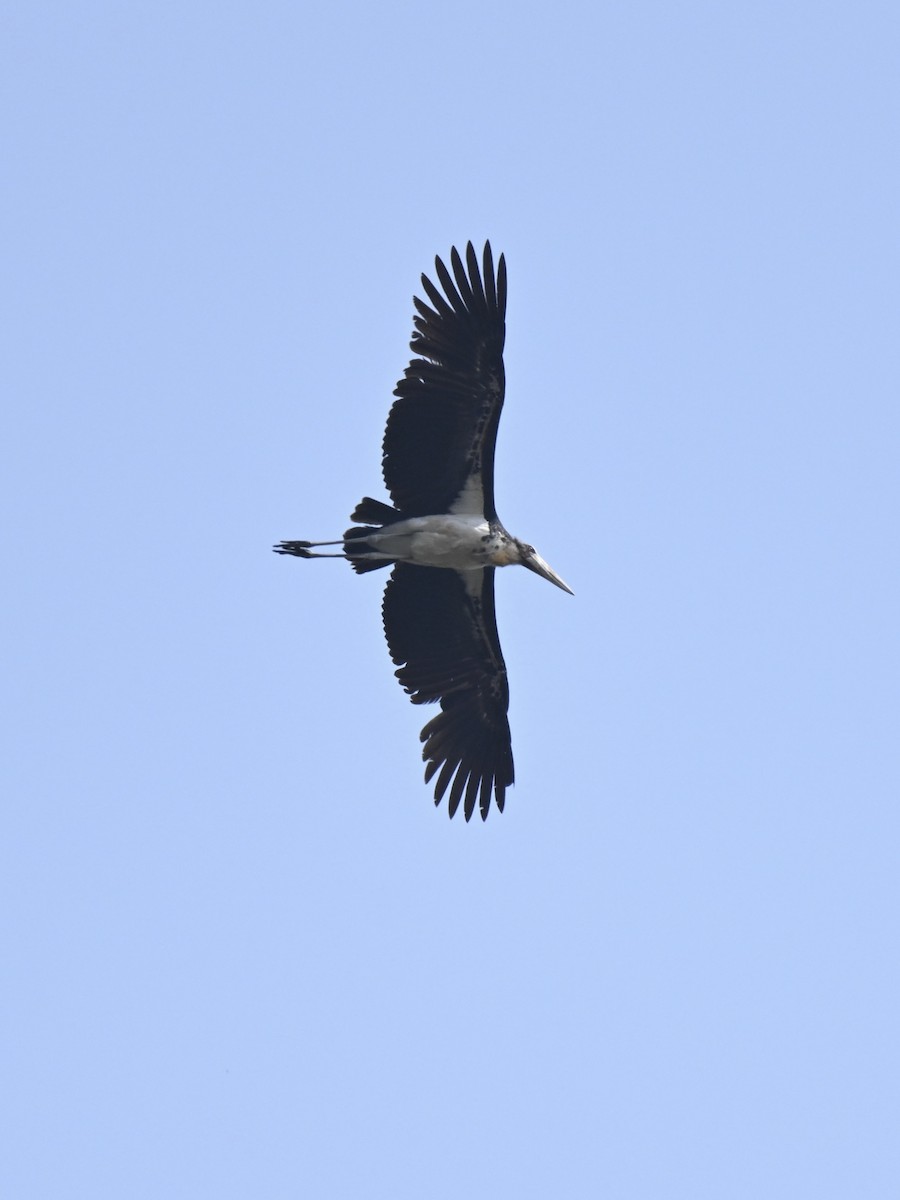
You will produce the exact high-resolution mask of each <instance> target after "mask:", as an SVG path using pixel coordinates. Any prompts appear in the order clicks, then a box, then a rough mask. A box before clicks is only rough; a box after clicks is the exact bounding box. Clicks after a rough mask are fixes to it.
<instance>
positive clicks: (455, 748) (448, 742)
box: [382, 563, 513, 821]
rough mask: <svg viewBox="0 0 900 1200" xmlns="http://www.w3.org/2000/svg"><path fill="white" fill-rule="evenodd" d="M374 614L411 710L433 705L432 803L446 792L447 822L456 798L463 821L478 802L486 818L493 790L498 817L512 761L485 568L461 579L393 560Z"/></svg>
mask: <svg viewBox="0 0 900 1200" xmlns="http://www.w3.org/2000/svg"><path fill="white" fill-rule="evenodd" d="M382 611H383V616H384V632H385V636H386V637H387V643H388V648H389V649H390V652H391V658H392V659H393V660H394V662H395V663H396V664H397V666H398V667H399V670H398V671H397V672H396V675H397V678H398V679H399V680H400V682H401V683H402V685H403V687H404V688H405V690H406V691H407V692H408V693H409V695H410V698H411V699H412V702H413V704H428V703H430V702H433V701H436V700H439V701H440V705H441V712H440V713H438V715H437V716H436V717H434V718H433V719H432V720H431V721H429V722H428V724H427V725H426V726H425V728H424V729H423V730H422V734H421V740H422V741H423V742H424V743H425V748H424V750H423V752H422V757H423V758H424V759H425V761H426V763H427V764H428V765H427V767H426V768H425V782H426V783H427V782H428V781H429V780H431V779H432V778H433V777H434V776H435V775H437V783H436V784H435V789H434V802H435V804H439V803H440V801H441V798H442V796H443V795H444V793H445V791H446V790H447V788H448V786H449V787H450V797H449V800H448V807H449V811H450V816H451V817H452V816H453V814H454V813H455V812H456V810H457V808H458V807H459V804H460V801H462V802H463V811H464V812H465V816H466V820H467V821H468V820H469V818H470V817H471V815H472V813H473V812H474V811H475V803H476V800H477V801H478V804H479V808H480V812H481V816H482V819H485V818H486V817H487V814H488V810H489V808H490V806H491V794H492V793H493V795H494V799H495V800H496V802H497V807H498V808H499V809H500V811H501V812H502V811H503V802H504V798H505V795H506V789H507V788H508V787H509V786H510V784H512V782H513V757H512V745H511V742H510V735H509V721H508V720H507V716H506V713H507V709H508V708H509V686H508V684H507V679H506V664H505V663H504V661H503V655H502V653H501V651H500V640H499V638H498V636H497V620H496V616H495V613H494V568H493V567H488V568H486V569H485V570H483V571H480V572H466V573H465V574H463V573H462V572H459V571H452V570H447V569H442V568H438V567H419V566H409V565H406V564H404V563H398V564H397V565H396V566H395V567H394V571H393V575H392V576H391V579H390V581H389V582H388V585H387V587H386V588H385V593H384V605H383V610H382ZM451 781H452V783H451Z"/></svg>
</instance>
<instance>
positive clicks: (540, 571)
mask: <svg viewBox="0 0 900 1200" xmlns="http://www.w3.org/2000/svg"><path fill="white" fill-rule="evenodd" d="M522 565H523V566H526V567H528V569H529V570H530V571H534V573H535V574H536V575H540V576H541V578H542V579H549V580H550V582H551V583H555V584H556V586H557V587H558V588H562V590H563V591H564V592H568V593H569V595H570V596H574V595H575V593H574V592H573V591H572V589H571V588H570V587H569V585H568V584H567V583H566V582H565V581H564V580H562V579H560V577H559V576H558V575H557V573H556V572H555V571H554V570H553V568H552V567H551V566H550V565H549V563H545V562H544V560H543V559H542V558H541V556H540V555H539V554H538V553H537V552H535V553H534V554H529V555H528V557H527V558H526V559H525V560H524V561H523V564H522Z"/></svg>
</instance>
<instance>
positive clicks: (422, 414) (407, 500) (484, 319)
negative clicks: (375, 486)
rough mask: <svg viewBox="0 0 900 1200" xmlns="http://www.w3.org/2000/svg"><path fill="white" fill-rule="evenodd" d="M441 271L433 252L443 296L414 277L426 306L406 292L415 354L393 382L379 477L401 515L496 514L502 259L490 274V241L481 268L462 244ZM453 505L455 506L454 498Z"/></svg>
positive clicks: (502, 329)
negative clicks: (413, 309) (463, 499)
mask: <svg viewBox="0 0 900 1200" xmlns="http://www.w3.org/2000/svg"><path fill="white" fill-rule="evenodd" d="M450 265H451V267H452V269H453V274H452V276H451V274H450V272H449V271H448V270H447V268H446V267H445V266H444V264H443V262H442V261H441V260H440V259H439V258H436V259H435V269H436V271H437V277H438V280H439V281H440V285H441V287H442V288H443V291H444V294H443V295H442V294H441V292H440V290H439V289H438V288H437V287H435V285H434V284H433V283H432V282H431V280H430V279H428V278H427V277H426V276H425V275H423V276H422V287H423V288H424V289H425V293H426V295H427V297H428V299H429V301H430V302H431V307H430V308H429V306H428V305H427V304H426V303H424V301H422V300H420V299H419V298H418V296H417V297H415V298H414V301H413V302H414V304H415V306H416V316H415V318H414V324H415V331H414V332H413V336H412V341H411V342H410V344H409V345H410V349H411V350H412V352H413V354H414V355H416V356H417V357H415V358H413V360H412V361H411V362H410V364H409V366H408V367H407V369H406V371H405V373H404V376H403V378H402V379H401V380H400V382H399V383H398V384H397V387H396V389H395V391H394V395H395V396H397V399H396V400H395V401H394V404H393V407H392V408H391V411H390V414H389V415H388V421H387V429H386V430H385V435H384V443H383V446H382V450H383V457H382V469H383V471H384V482H385V484H386V485H387V489H388V491H389V492H390V494H391V497H392V499H393V501H394V504H395V505H396V506H397V508H398V509H400V511H401V512H402V513H403V514H404V516H409V517H414V516H420V517H421V516H428V515H430V514H432V513H445V512H451V511H453V509H454V505H455V502H456V501H457V500H458V499H459V497H460V495H461V493H463V491H464V489H465V488H466V484H467V483H469V482H470V481H472V482H473V483H474V484H475V485H477V484H478V482H479V480H480V484H481V486H480V488H479V487H478V486H475V487H474V489H472V488H470V489H469V491H468V492H467V493H466V495H467V503H466V504H465V505H464V508H465V511H468V512H475V511H477V512H479V513H480V514H483V515H486V516H487V517H488V518H490V519H494V518H496V515H497V514H496V511H495V509H494V446H495V443H496V440H497V424H498V422H499V420H500V410H501V408H502V407H503V393H504V374H503V342H504V338H505V336H506V324H505V322H506V262H505V260H504V258H503V255H502V254H501V256H500V261H499V263H498V264H497V273H496V276H495V274H494V262H493V258H492V256H491V245H490V242H485V246H484V259H483V271H480V270H479V266H478V258H477V257H476V254H475V250H474V247H473V246H472V243H471V242H469V244H468V246H467V248H466V263H465V266H464V265H463V262H462V259H461V258H460V256H459V253H458V252H457V250H456V248H455V247H454V248H453V250H451V252H450ZM456 511H462V509H461V508H460V506H458V505H457V506H456Z"/></svg>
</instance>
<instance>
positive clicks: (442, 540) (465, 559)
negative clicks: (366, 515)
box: [369, 516, 491, 571]
mask: <svg viewBox="0 0 900 1200" xmlns="http://www.w3.org/2000/svg"><path fill="white" fill-rule="evenodd" d="M490 536H491V534H490V528H489V526H488V523H487V521H485V519H484V518H483V517H464V516H435V517H410V518H409V519H408V520H406V521H398V522H397V523H396V525H388V526H387V528H385V529H384V530H383V531H382V532H381V533H378V534H376V535H375V536H373V537H370V538H369V542H370V544H372V545H374V546H376V547H377V549H378V550H379V551H380V552H382V553H384V554H387V555H389V556H390V557H391V558H396V559H398V560H399V561H400V562H411V563H418V565H419V566H422V567H449V568H451V569H455V570H457V571H465V570H471V569H472V568H474V567H481V566H484V564H485V562H486V560H487V554H488V550H489V543H490Z"/></svg>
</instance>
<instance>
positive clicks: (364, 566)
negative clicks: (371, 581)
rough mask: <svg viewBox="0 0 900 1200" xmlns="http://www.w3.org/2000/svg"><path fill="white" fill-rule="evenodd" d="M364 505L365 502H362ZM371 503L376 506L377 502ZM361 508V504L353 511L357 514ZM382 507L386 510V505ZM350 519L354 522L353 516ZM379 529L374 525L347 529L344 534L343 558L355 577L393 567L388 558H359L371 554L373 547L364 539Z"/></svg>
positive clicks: (354, 517)
mask: <svg viewBox="0 0 900 1200" xmlns="http://www.w3.org/2000/svg"><path fill="white" fill-rule="evenodd" d="M364 503H365V501H363V504H364ZM372 503H373V504H378V501H377V500H373V501H372ZM362 506H363V505H362V504H361V505H359V507H358V508H357V509H356V510H355V511H356V512H359V510H360V508H362ZM383 507H384V508H387V505H386V504H385V505H384V506H383ZM391 511H393V510H391ZM351 519H352V520H356V516H355V514H354V516H353V517H352V518H351ZM379 528H380V527H379V526H376V525H364V526H363V528H362V529H348V530H347V531H346V533H345V534H344V557H345V558H346V559H347V562H349V564H350V566H351V567H352V568H353V570H354V571H356V573H357V575H365V573H366V571H380V570H381V568H382V567H392V566H393V565H394V564H393V562H392V560H391V559H389V558H380V559H379V558H362V557H361V555H364V554H371V553H372V551H373V547H372V546H371V545H370V544H369V543H368V542H367V541H366V538H367V537H368V536H369V534H370V533H378V530H379Z"/></svg>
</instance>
